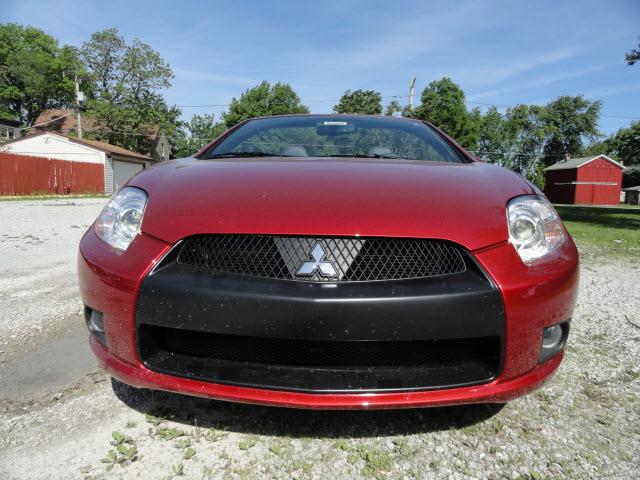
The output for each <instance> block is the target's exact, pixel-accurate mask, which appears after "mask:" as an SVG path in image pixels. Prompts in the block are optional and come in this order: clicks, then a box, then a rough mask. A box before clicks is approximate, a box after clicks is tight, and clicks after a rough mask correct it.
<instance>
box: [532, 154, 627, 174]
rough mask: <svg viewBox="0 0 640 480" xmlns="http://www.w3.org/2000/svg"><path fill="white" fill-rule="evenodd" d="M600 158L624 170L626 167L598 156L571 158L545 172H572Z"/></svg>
mask: <svg viewBox="0 0 640 480" xmlns="http://www.w3.org/2000/svg"><path fill="white" fill-rule="evenodd" d="M598 158H604V159H605V160H607V161H608V162H611V163H613V164H614V165H615V166H617V167H620V168H622V169H623V170H624V165H622V164H621V163H618V162H616V161H615V160H612V159H611V158H609V157H607V156H606V155H596V156H595V157H582V158H571V159H569V160H563V161H561V162H558V163H554V164H553V165H551V166H550V167H547V168H545V169H544V170H545V171H548V170H572V169H574V168H579V167H581V166H583V165H585V164H587V163H589V162H592V161H593V160H596V159H598Z"/></svg>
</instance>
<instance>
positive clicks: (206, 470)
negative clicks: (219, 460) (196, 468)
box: [202, 465, 215, 480]
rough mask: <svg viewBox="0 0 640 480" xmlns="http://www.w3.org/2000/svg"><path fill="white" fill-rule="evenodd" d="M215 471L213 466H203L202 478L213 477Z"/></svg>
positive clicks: (205, 479) (203, 479)
mask: <svg viewBox="0 0 640 480" xmlns="http://www.w3.org/2000/svg"><path fill="white" fill-rule="evenodd" d="M214 471H215V470H214V468H213V467H207V466H206V465H205V466H204V467H202V480H207V479H212V478H213V474H214Z"/></svg>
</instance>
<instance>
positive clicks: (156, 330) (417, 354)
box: [138, 324, 500, 392]
mask: <svg viewBox="0 0 640 480" xmlns="http://www.w3.org/2000/svg"><path fill="white" fill-rule="evenodd" d="M138 334H139V348H140V355H141V358H142V360H143V362H144V363H145V364H146V365H147V366H148V367H149V368H151V369H152V370H157V371H161V372H164V373H168V374H172V375H177V376H182V377H187V378H195V379H199V380H204V381H209V382H215V383H224V384H234V385H242V386H249V387H259V388H275V389H285V390H299V391H309V392H319V391H325V392H326V391H354V390H360V391H367V390H369V391H379V390H415V389H432V388H452V387H456V386H462V385H471V384H477V383H484V382H487V381H489V380H491V379H492V378H494V377H495V376H496V375H497V373H498V368H499V357H500V339H499V337H497V336H494V337H480V338H469V339H448V340H403V341H377V340H376V341H346V340H342V341H324V340H303V339H288V338H266V337H253V336H244V335H229V334H220V333H210V332H200V331H192V330H183V329H176V328H166V327H158V326H152V325H145V324H143V325H140V326H139V329H138Z"/></svg>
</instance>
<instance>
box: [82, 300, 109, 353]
mask: <svg viewBox="0 0 640 480" xmlns="http://www.w3.org/2000/svg"><path fill="white" fill-rule="evenodd" d="M84 319H85V321H86V323H87V328H88V329H89V332H90V333H91V335H93V336H94V337H95V338H96V340H98V341H99V342H100V343H101V344H102V345H106V344H107V339H106V336H105V333H104V320H103V315H102V312H99V311H98V310H93V309H92V308H91V307H87V306H85V307H84Z"/></svg>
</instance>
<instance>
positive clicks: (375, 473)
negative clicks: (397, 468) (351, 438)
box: [357, 445, 394, 478]
mask: <svg viewBox="0 0 640 480" xmlns="http://www.w3.org/2000/svg"><path fill="white" fill-rule="evenodd" d="M357 453H358V455H359V457H360V459H361V460H363V461H364V467H363V469H362V474H363V475H364V476H365V477H373V478H381V477H383V476H386V475H387V474H388V473H389V472H390V471H391V469H392V468H393V463H394V462H393V457H392V456H391V455H389V454H387V453H385V452H383V451H382V450H380V449H378V448H375V447H369V446H366V445H359V446H358V447H357Z"/></svg>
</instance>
